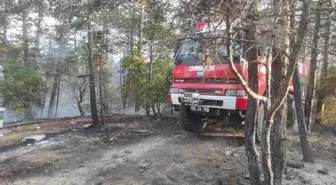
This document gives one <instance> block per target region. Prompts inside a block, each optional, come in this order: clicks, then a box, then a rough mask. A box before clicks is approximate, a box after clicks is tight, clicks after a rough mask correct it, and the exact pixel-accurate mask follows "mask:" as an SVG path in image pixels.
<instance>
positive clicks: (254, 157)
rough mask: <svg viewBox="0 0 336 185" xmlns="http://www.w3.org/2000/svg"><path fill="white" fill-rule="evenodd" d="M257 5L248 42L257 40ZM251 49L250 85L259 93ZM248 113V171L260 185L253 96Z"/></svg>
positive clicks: (254, 54) (255, 53)
mask: <svg viewBox="0 0 336 185" xmlns="http://www.w3.org/2000/svg"><path fill="white" fill-rule="evenodd" d="M256 8H257V4H256V3H253V4H252V5H251V7H250V11H249V12H251V14H249V17H248V21H249V27H250V28H249V31H248V32H247V33H246V40H255V39H256V26H255V24H254V23H255V22H254V21H255V20H256V17H255V15H256V14H255V12H256ZM248 48H251V49H250V50H249V52H248V53H247V59H248V61H250V62H249V63H248V83H249V86H250V88H251V90H253V91H254V92H258V65H259V64H258V62H251V61H257V59H258V51H257V47H255V46H253V44H248V46H247V48H246V49H248ZM247 107H249V108H248V110H247V113H246V118H245V129H244V133H245V134H244V135H245V151H246V156H247V160H248V170H249V176H250V184H251V185H252V184H253V185H260V184H261V182H260V169H259V166H258V153H257V147H256V143H255V140H256V138H255V135H256V112H257V107H258V101H257V100H256V99H255V98H253V97H252V96H248V103H247Z"/></svg>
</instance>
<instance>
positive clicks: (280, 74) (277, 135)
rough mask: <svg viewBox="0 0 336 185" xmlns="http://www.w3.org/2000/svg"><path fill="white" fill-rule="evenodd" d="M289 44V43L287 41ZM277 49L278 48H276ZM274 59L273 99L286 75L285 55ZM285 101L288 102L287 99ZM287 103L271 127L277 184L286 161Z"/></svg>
mask: <svg viewBox="0 0 336 185" xmlns="http://www.w3.org/2000/svg"><path fill="white" fill-rule="evenodd" d="M287 44H289V43H287ZM275 51H276V50H275ZM276 55H277V57H274V58H275V59H274V61H273V63H272V76H271V79H272V80H271V85H272V90H271V96H272V100H271V101H275V98H277V97H279V96H280V95H279V92H280V89H281V88H282V79H284V77H285V76H286V66H285V65H286V62H287V61H286V60H287V59H285V58H284V57H283V55H281V54H277V53H274V55H273V56H276ZM284 102H287V101H286V99H285V100H284ZM286 118H287V104H286V103H284V104H282V105H281V106H280V107H279V109H278V110H277V111H276V113H275V115H274V123H273V125H272V127H271V132H272V134H271V152H272V156H271V157H272V167H273V168H272V171H273V175H274V176H273V182H274V184H276V185H280V184H282V170H283V167H284V163H285V157H286V148H285V143H284V137H285V135H286V123H287V119H286Z"/></svg>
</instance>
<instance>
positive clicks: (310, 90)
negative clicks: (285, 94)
mask: <svg viewBox="0 0 336 185" xmlns="http://www.w3.org/2000/svg"><path fill="white" fill-rule="evenodd" d="M321 5H322V2H321V1H319V2H318V7H321ZM320 22H321V11H317V12H316V15H315V26H314V37H313V47H314V48H312V49H311V60H310V72H309V81H308V86H307V94H306V101H305V116H306V125H307V131H308V133H309V130H310V122H311V116H312V109H313V108H312V106H313V99H314V96H315V83H316V77H315V72H316V65H317V58H318V52H317V48H318V42H319V33H320Z"/></svg>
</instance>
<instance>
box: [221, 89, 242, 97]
mask: <svg viewBox="0 0 336 185" xmlns="http://www.w3.org/2000/svg"><path fill="white" fill-rule="evenodd" d="M225 96H246V92H245V90H226V91H225Z"/></svg>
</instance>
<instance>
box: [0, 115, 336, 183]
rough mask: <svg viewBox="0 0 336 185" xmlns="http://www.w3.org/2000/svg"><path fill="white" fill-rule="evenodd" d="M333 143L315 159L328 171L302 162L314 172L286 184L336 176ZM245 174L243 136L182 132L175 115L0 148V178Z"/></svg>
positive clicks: (148, 179) (196, 178)
mask: <svg viewBox="0 0 336 185" xmlns="http://www.w3.org/2000/svg"><path fill="white" fill-rule="evenodd" d="M292 143H293V148H292V149H291V151H289V156H290V157H291V158H292V159H295V158H296V157H297V156H298V155H299V153H298V151H299V149H298V147H297V146H296V145H297V143H295V142H292ZM313 146H314V145H313ZM321 146H322V145H319V146H318V147H321ZM323 146H324V145H323ZM328 147H329V145H328ZM333 148H334V146H333V147H332V146H330V148H323V149H324V150H328V152H329V155H331V156H329V158H330V161H329V163H328V164H324V163H323V164H322V163H318V164H319V165H321V164H322V165H323V167H326V168H328V170H329V171H328V174H327V175H321V174H319V173H317V172H316V171H314V172H309V170H310V169H311V168H313V167H314V168H315V166H309V165H306V166H305V169H306V170H308V172H307V173H308V174H310V173H313V174H314V175H316V177H314V178H313V179H310V177H304V178H301V177H302V176H304V175H300V174H304V173H303V172H304V170H303V171H302V173H300V174H297V177H296V178H295V179H291V180H286V177H284V179H285V182H284V184H303V183H305V182H306V184H314V183H315V184H316V182H321V184H333V182H336V176H335V171H336V170H335V166H336V165H335V164H336V159H335V158H333V154H335V149H333ZM330 152H331V153H330ZM318 154H319V153H318ZM323 155H324V156H319V155H318V161H320V162H322V161H321V160H322V159H325V158H326V155H327V154H326V153H323ZM334 156H335V155H334ZM316 165H317V164H316ZM246 174H247V171H246V158H245V151H244V145H243V139H230V138H220V137H200V136H196V135H193V134H189V133H186V132H182V131H181V130H180V128H179V127H178V126H177V125H176V120H175V119H174V118H166V119H163V120H159V121H153V120H146V119H135V120H133V121H127V122H124V123H122V122H120V123H111V124H110V125H109V127H108V128H106V129H105V130H98V129H72V130H69V131H64V132H62V133H59V134H56V135H51V136H49V137H48V139H47V140H45V141H41V142H38V143H34V144H24V145H19V146H15V147H12V148H7V149H3V150H1V148H0V184H34V185H35V184H36V185H39V184H41V185H42V184H43V185H45V184H50V185H57V184H83V185H86V184H87V185H89V184H93V185H96V184H111V185H112V184H123V185H124V184H131V185H137V184H139V185H140V184H153V185H165V184H167V185H168V184H210V185H211V184H213V185H217V184H248V177H247V175H246ZM308 176H311V175H308ZM300 178H301V179H300ZM318 178H321V179H322V178H324V179H326V180H321V179H318ZM316 179H317V180H316ZM317 184H319V183H317ZM335 184H336V183H335Z"/></svg>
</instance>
